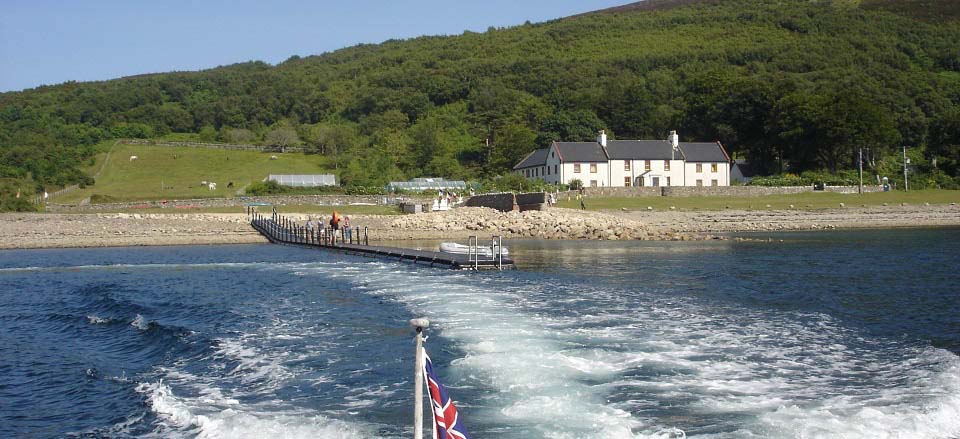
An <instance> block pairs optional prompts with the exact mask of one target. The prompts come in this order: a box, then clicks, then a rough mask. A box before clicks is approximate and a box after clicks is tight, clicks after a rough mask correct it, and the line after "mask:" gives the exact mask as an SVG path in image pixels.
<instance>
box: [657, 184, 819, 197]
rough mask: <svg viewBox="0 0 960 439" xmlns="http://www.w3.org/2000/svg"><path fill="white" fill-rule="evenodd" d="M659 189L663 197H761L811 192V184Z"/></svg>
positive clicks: (671, 187)
mask: <svg viewBox="0 0 960 439" xmlns="http://www.w3.org/2000/svg"><path fill="white" fill-rule="evenodd" d="M660 189H662V191H663V196H665V197H763V196H766V195H785V194H799V193H803V192H812V191H813V186H779V187H767V186H669V187H662V188H660Z"/></svg>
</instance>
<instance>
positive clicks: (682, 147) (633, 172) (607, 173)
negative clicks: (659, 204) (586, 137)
mask: <svg viewBox="0 0 960 439" xmlns="http://www.w3.org/2000/svg"><path fill="white" fill-rule="evenodd" d="M513 170H514V171H515V172H517V173H519V174H520V175H523V176H524V177H526V178H529V179H541V180H544V181H546V182H548V183H565V184H569V183H570V181H572V180H574V179H578V180H580V181H581V182H583V185H584V186H588V187H603V186H621V187H622V186H729V185H730V156H729V155H728V154H727V152H726V150H724V148H723V145H721V144H720V142H714V143H704V142H680V141H679V136H677V133H676V131H671V132H670V138H669V139H667V140H607V135H606V133H604V132H603V131H600V135H599V136H598V137H597V141H596V142H553V143H551V144H550V146H549V147H547V148H541V149H538V150H536V151H533V152H531V153H530V154H528V155H527V156H526V157H525V158H524V159H523V160H521V161H520V163H517V165H516V166H514V167H513Z"/></svg>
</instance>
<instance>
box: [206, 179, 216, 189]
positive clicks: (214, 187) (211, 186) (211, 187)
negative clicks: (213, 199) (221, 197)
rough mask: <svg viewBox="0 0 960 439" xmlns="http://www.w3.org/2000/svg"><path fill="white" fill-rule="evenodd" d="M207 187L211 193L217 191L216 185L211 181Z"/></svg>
mask: <svg viewBox="0 0 960 439" xmlns="http://www.w3.org/2000/svg"><path fill="white" fill-rule="evenodd" d="M207 187H208V188H209V189H210V190H212V191H215V190H217V184H216V183H214V182H212V181H211V182H210V184H208V185H207Z"/></svg>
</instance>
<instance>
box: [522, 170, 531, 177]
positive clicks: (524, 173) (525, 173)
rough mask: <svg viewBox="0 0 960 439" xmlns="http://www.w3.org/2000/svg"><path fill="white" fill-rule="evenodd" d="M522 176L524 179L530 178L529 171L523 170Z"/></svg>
mask: <svg viewBox="0 0 960 439" xmlns="http://www.w3.org/2000/svg"><path fill="white" fill-rule="evenodd" d="M523 176H524V177H527V178H530V170H529V169H524V170H523Z"/></svg>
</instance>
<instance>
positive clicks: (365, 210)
mask: <svg viewBox="0 0 960 439" xmlns="http://www.w3.org/2000/svg"><path fill="white" fill-rule="evenodd" d="M246 209H247V208H246V207H240V206H237V207H197V208H191V207H178V208H145V209H105V210H97V211H96V212H98V213H141V214H143V213H165V214H181V213H246V212H247V210H246ZM259 209H260V213H265V214H269V213H270V212H271V207H270V206H260V207H259ZM334 210H336V211H337V212H339V213H341V214H344V215H399V214H400V209H399V208H398V207H397V206H367V205H345V206H317V205H306V204H305V205H287V206H277V211H278V212H280V213H312V214H317V215H323V216H328V215H330V214H332V213H333V211H334ZM85 213H87V212H85Z"/></svg>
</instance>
